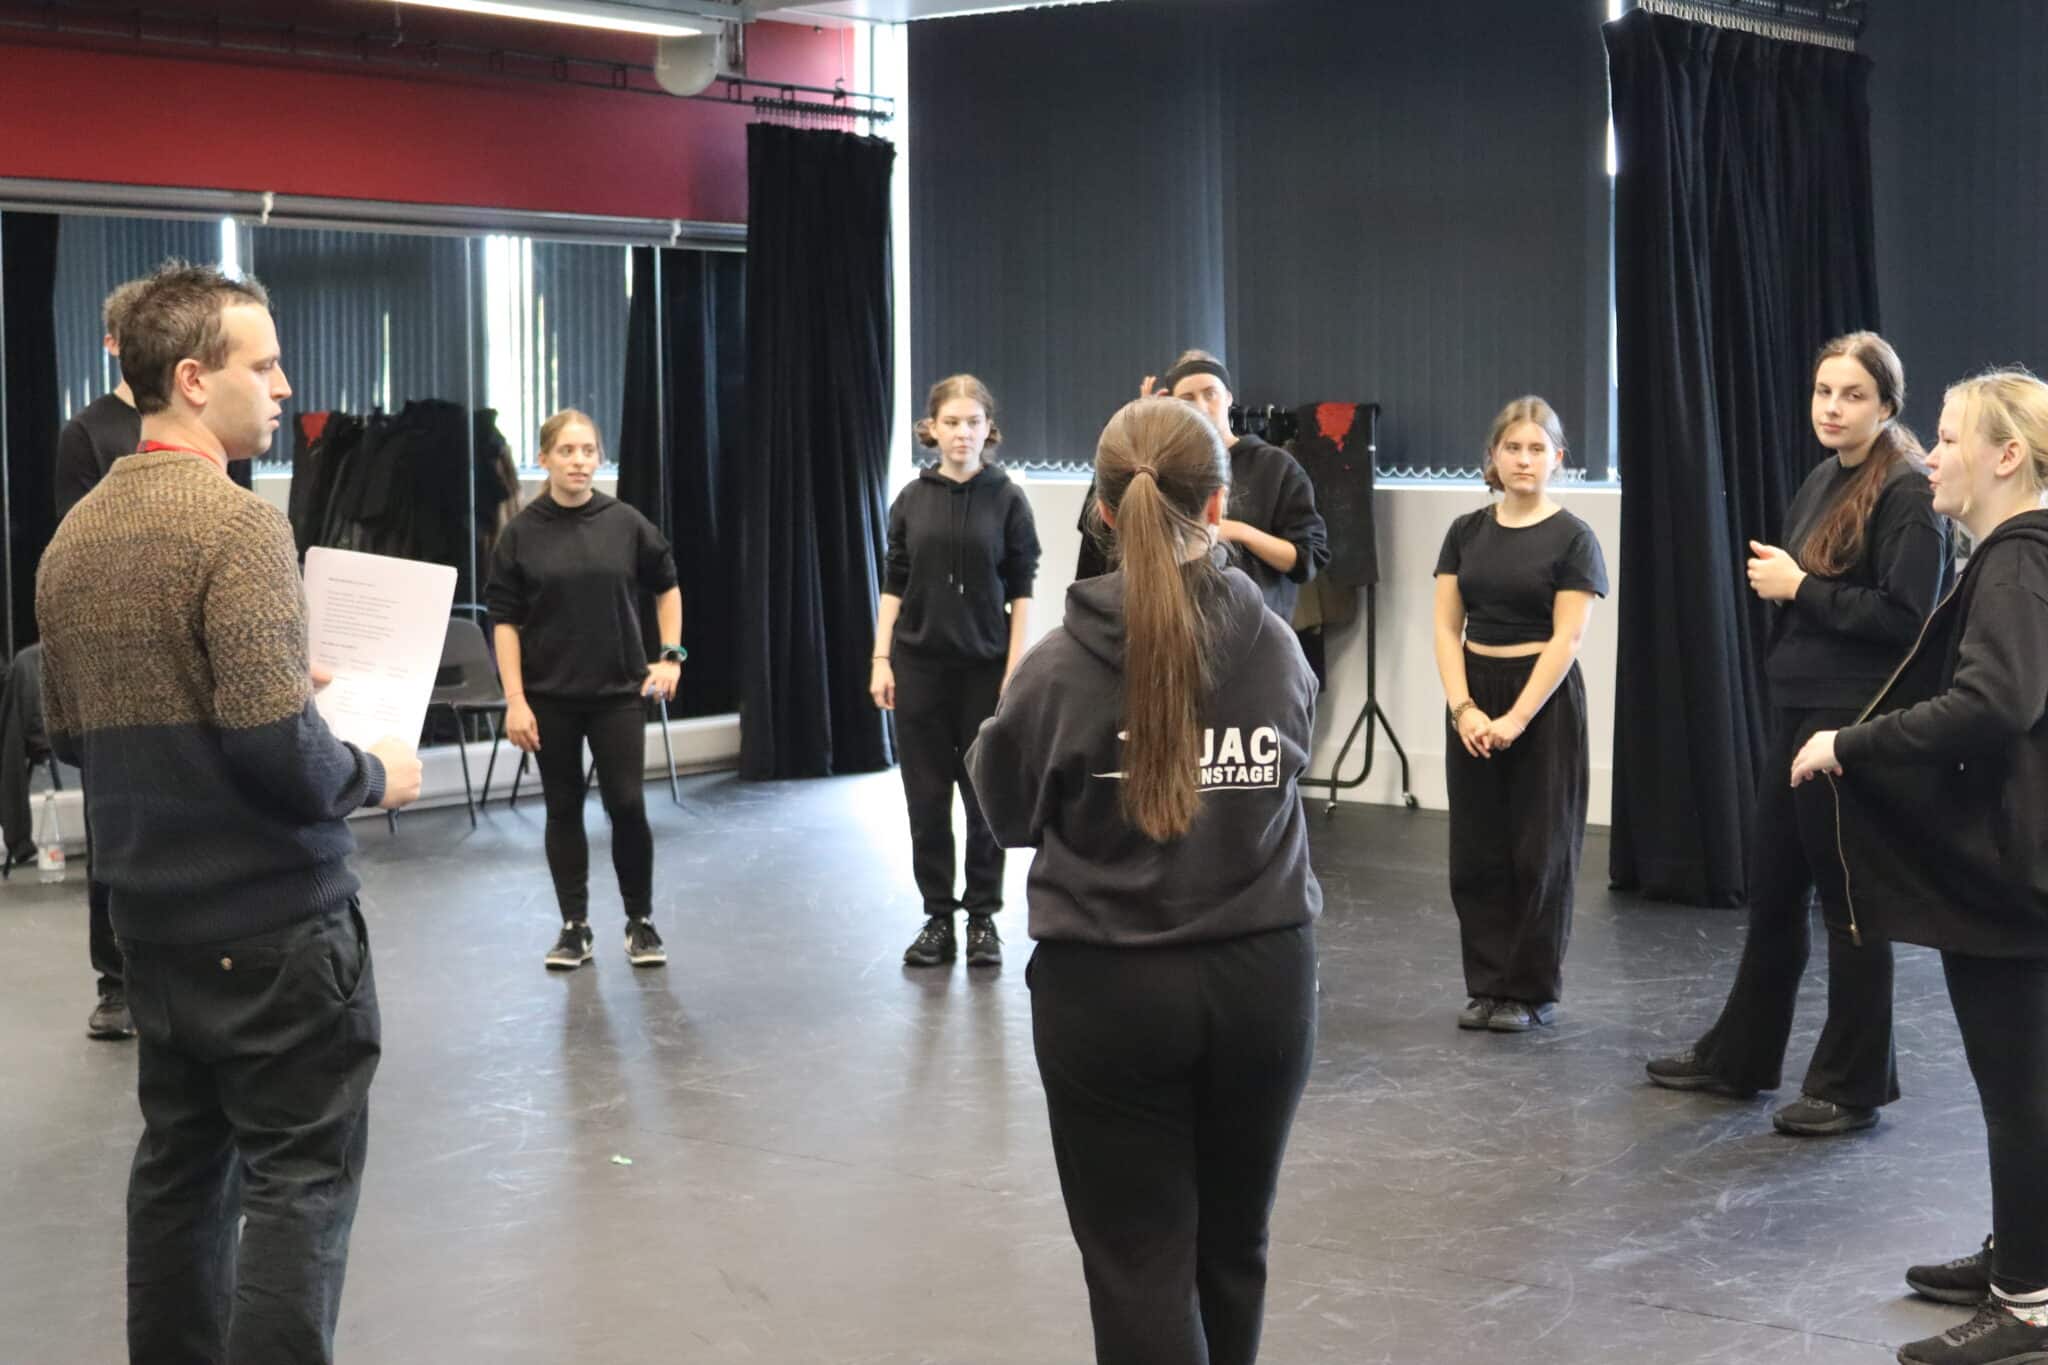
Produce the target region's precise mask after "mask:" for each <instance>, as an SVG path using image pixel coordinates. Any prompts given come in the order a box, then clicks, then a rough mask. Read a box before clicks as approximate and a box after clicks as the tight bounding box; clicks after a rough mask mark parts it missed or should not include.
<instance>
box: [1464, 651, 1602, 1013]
mask: <svg viewBox="0 0 2048 1365" xmlns="http://www.w3.org/2000/svg"><path fill="white" fill-rule="evenodd" d="M1535 667H1536V658H1535V656H1534V655H1531V656H1529V657H1526V658H1520V659H1494V658H1488V657H1487V656H1485V655H1482V654H1473V653H1471V652H1469V651H1468V652H1467V653H1466V655H1465V682H1466V686H1467V687H1469V688H1470V689H1471V694H1472V700H1473V701H1475V702H1477V703H1479V709H1480V710H1482V711H1484V712H1485V713H1486V714H1487V715H1489V716H1501V715H1506V714H1507V712H1508V711H1509V710H1510V709H1512V708H1513V706H1514V704H1515V699H1516V698H1517V697H1519V696H1521V694H1522V688H1523V686H1524V685H1525V684H1526V683H1527V682H1528V681H1529V674H1530V673H1531V672H1533V671H1534V670H1535ZM1448 714H1449V713H1448V712H1446V715H1448ZM1444 753H1445V759H1444V769H1445V772H1444V777H1445V786H1446V788H1447V789H1448V791H1449V795H1450V801H1451V847H1450V864H1451V904H1452V906H1453V907H1455V908H1456V910H1457V912H1458V934H1459V939H1460V941H1461V943H1462V944H1463V946H1464V952H1465V991H1466V993H1467V994H1468V995H1474V996H1492V997H1494V998H1495V999H1500V1000H1520V1001H1523V1002H1525V1003H1527V1004H1532V1005H1535V1004H1543V1003H1545V1002H1548V1001H1552V1000H1556V999H1559V998H1560V997H1561V996H1562V995H1563V993H1564V954H1565V949H1566V947H1567V946H1569V945H1570V943H1571V937H1572V895H1573V891H1574V888H1575V887H1576V885H1577V882H1578V876H1579V854H1580V851H1581V850H1582V849H1583V848H1584V847H1585V843H1586V787H1587V768H1588V766H1589V760H1588V758H1587V756H1586V682H1585V678H1584V677H1583V676H1582V675H1581V674H1580V672H1579V666H1578V665H1577V664H1573V665H1572V667H1571V670H1570V671H1569V672H1567V673H1566V674H1565V675H1564V681H1562V682H1560V683H1559V684H1558V685H1557V690H1556V691H1555V692H1553V693H1551V696H1550V700H1549V701H1548V702H1545V703H1544V706H1543V709H1542V710H1541V711H1538V712H1537V713H1536V719H1535V720H1533V721H1531V722H1530V723H1529V728H1528V729H1527V730H1525V731H1523V732H1522V737H1521V738H1520V739H1518V740H1516V741H1515V742H1514V744H1513V745H1512V746H1510V747H1509V748H1508V749H1507V750H1506V752H1504V753H1498V754H1495V755H1493V756H1492V757H1491V758H1474V757H1473V756H1472V755H1470V754H1468V753H1466V752H1465V746H1464V744H1463V743H1462V742H1461V741H1460V740H1459V739H1458V727H1457V725H1456V724H1455V723H1452V724H1450V725H1449V727H1448V729H1447V731H1446V743H1445V748H1444Z"/></svg>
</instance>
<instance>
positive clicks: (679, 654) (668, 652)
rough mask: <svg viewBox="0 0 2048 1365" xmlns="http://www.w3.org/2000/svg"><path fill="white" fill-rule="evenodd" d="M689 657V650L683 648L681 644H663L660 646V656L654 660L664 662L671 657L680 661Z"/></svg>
mask: <svg viewBox="0 0 2048 1365" xmlns="http://www.w3.org/2000/svg"><path fill="white" fill-rule="evenodd" d="M689 657H690V651H689V650H687V649H684V648H683V647H682V646H681V645H663V646H662V647H661V657H660V658H658V659H656V660H655V662H656V663H660V664H665V663H667V662H668V661H669V660H671V659H673V660H675V661H676V662H677V663H681V662H682V661H683V660H685V659H687V658H689Z"/></svg>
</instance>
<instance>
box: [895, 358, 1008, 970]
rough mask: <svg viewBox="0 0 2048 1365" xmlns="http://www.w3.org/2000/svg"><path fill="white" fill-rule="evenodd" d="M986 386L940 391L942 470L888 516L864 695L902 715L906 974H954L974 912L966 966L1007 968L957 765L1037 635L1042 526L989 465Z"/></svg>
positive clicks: (991, 871) (992, 431) (993, 439)
mask: <svg viewBox="0 0 2048 1365" xmlns="http://www.w3.org/2000/svg"><path fill="white" fill-rule="evenodd" d="M995 412H996V403H995V399H994V398H993V397H991V396H990V394H989V391H988V386H987V385H985V384H983V383H982V382H981V381H980V380H979V379H976V378H975V377H974V376H973V375H971V374H956V375H954V376H953V377H952V378H950V379H942V380H940V381H939V382H938V383H937V384H934V385H933V386H932V391H931V395H930V397H929V399H928V400H927V402H926V406H925V417H924V420H923V421H921V422H919V423H918V424H917V439H918V442H919V443H920V444H922V445H926V446H931V447H935V448H936V449H937V450H938V452H939V458H938V460H937V461H936V462H935V463H933V464H931V465H928V466H926V467H925V468H924V469H923V470H921V471H919V473H918V476H917V479H916V480H915V481H914V482H912V483H911V484H909V485H908V486H907V487H905V488H904V490H903V491H902V492H901V493H898V494H897V495H896V502H895V504H894V505H893V506H891V507H890V509H889V558H888V562H887V564H886V565H885V569H884V576H883V577H884V581H883V586H882V602H881V610H880V612H879V614H878V615H877V617H876V620H875V660H874V668H873V670H872V676H871V677H870V678H869V684H868V686H869V691H870V692H871V693H872V694H873V696H874V699H875V705H877V706H879V707H881V708H882V709H883V710H885V711H894V712H895V713H896V758H897V762H898V763H899V764H900V765H901V767H902V770H903V795H904V798H905V800H906V801H907V802H908V804H909V806H910V848H911V854H910V862H911V871H912V873H913V875H914V876H915V877H916V879H917V889H918V892H919V894H921V895H922V896H923V897H924V913H925V922H924V928H923V929H921V930H919V931H918V935H917V937H916V938H915V939H913V940H911V944H910V947H909V948H907V949H905V950H904V953H903V961H904V963H905V965H907V966H912V967H935V966H938V965H940V964H942V963H947V962H951V961H952V960H953V958H954V956H955V955H956V953H957V952H958V942H957V940H956V939H955V937H954V931H953V914H954V912H955V911H957V910H961V909H963V908H964V909H965V910H966V911H967V964H968V965H969V966H970V967H993V966H996V965H998V964H999V963H1001V962H1002V960H1003V948H1002V943H1003V940H1002V936H1001V935H1000V934H998V933H997V932H996V922H995V915H996V912H997V911H998V910H1001V909H1002V908H1003V850H1002V846H1001V845H999V844H998V843H996V841H995V838H994V836H993V835H991V834H990V833H989V830H988V824H987V822H986V821H984V820H983V819H982V817H981V810H980V808H979V807H978V806H976V805H975V802H974V788H973V787H972V786H970V785H969V784H968V781H967V770H966V769H965V768H964V767H963V766H962V765H961V757H962V755H964V754H965V753H966V752H967V746H968V745H969V744H972V743H973V742H974V732H975V730H976V729H978V728H979V727H980V725H981V723H982V722H983V721H985V720H987V719H988V718H989V716H990V715H991V714H993V713H994V711H995V709H996V698H997V697H998V696H1000V695H1002V690H1003V686H1004V684H1006V683H1007V682H1008V681H1009V679H1010V672H1011V670H1013V669H1014V668H1016V666H1017V660H1018V659H1020V658H1022V657H1023V656H1024V647H1025V644H1026V642H1027V640H1028V639H1029V636H1030V628H1031V585H1032V581H1033V580H1034V579H1035V578H1036V577H1037V576H1038V527H1037V525H1036V524H1035V523H1034V522H1033V521H1032V519H1031V504H1030V503H1029V502H1027V501H1026V500H1025V497H1024V490H1023V489H1021V488H1019V487H1017V486H1016V485H1015V484H1013V483H1011V482H1010V478H1009V475H1007V474H1005V473H1004V472H1003V471H1002V469H1001V468H1000V467H999V466H996V465H992V464H985V463H983V460H982V456H983V454H984V452H985V451H986V450H987V449H988V448H989V447H991V446H996V445H1000V444H1001V443H1002V439H1003V435H1002V432H1001V431H1000V430H998V429H997V427H996V423H995ZM955 787H958V788H959V791H960V801H961V804H962V805H963V806H965V807H966V808H967V894H966V897H965V899H964V900H963V899H960V898H958V897H956V896H955V895H954V894H953V886H954V881H953V875H954V874H953V866H954V864H953V791H954V788H955Z"/></svg>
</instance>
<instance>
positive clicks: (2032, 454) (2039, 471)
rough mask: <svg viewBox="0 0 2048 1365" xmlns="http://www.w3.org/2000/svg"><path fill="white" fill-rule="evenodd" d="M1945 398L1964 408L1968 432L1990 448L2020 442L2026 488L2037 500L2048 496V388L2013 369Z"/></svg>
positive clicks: (1954, 389)
mask: <svg viewBox="0 0 2048 1365" xmlns="http://www.w3.org/2000/svg"><path fill="white" fill-rule="evenodd" d="M1945 397H1946V398H1947V399H1948V400H1950V401H1957V402H1961V403H1962V404H1963V411H1964V413H1965V414H1966V416H1965V417H1964V419H1963V421H1964V425H1965V427H1966V428H1968V429H1971V430H1974V431H1975V432H1976V433H1977V434H1978V435H1979V436H1981V437H1983V438H1984V441H1985V443H1986V444H1987V445H1994V446H2002V445H2004V444H2005V443H2006V442H2008V441H2018V442H2019V443H2020V445H2021V447H2022V448H2023V449H2024V450H2025V451H2026V452H2027V471H2028V472H2027V474H2026V476H2025V479H2026V482H2027V483H2028V484H2029V486H2031V487H2032V489H2033V491H2034V494H2035V496H2036V497H2037V498H2038V497H2039V496H2040V495H2041V494H2042V493H2044V492H2048V384H2044V383H2042V382H2041V381H2040V380H2039V379H2037V378H2036V377H2035V376H2034V375H2032V374H2030V373H2029V372H2027V371H2026V370H2023V369H2020V368H2018V367H2017V366H2015V367H2014V368H2012V369H2004V370H1986V371H1985V372H1984V373H1982V374H1980V375H1976V376H1974V377H1973V378H1970V379H1965V380H1962V381H1961V382H1959V383H1956V384H1951V385H1950V386H1949V390H1948V393H1947V394H1946V395H1945Z"/></svg>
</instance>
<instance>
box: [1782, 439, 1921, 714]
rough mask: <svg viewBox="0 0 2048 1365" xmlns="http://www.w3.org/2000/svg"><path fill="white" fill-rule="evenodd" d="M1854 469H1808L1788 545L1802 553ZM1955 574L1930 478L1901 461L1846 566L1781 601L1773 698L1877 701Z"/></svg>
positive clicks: (1811, 577) (1842, 704)
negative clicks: (1950, 575)
mask: <svg viewBox="0 0 2048 1365" xmlns="http://www.w3.org/2000/svg"><path fill="white" fill-rule="evenodd" d="M1854 473H1855V471H1854V470H1853V469H1845V468H1844V467H1843V465H1842V462H1841V461H1840V460H1838V459H1835V458H1833V457H1830V458H1828V459H1825V460H1823V461H1821V462H1820V464H1819V465H1818V466H1816V467H1815V468H1814V471H1813V472H1812V473H1811V474H1809V475H1807V476H1806V482H1805V483H1803V484H1801V485H1800V486H1799V491H1798V492H1797V493H1795V494H1794V495H1793V497H1792V506H1791V509H1790V510H1789V511H1787V512H1786V514H1785V549H1787V550H1789V551H1791V552H1792V553H1793V554H1795V555H1796V554H1798V553H1799V547H1800V546H1801V545H1802V544H1803V543H1805V540H1806V537H1807V535H1808V533H1809V532H1811V531H1812V529H1813V528H1814V526H1815V525H1817V524H1818V523H1819V522H1820V519H1821V517H1822V516H1824V515H1825V514H1826V512H1827V510H1828V508H1829V507H1831V506H1833V505H1834V503H1835V500H1836V499H1837V498H1838V497H1839V496H1840V495H1841V492H1842V490H1843V488H1844V487H1845V486H1846V485H1847V484H1848V482H1849V479H1850V478H1851V477H1852V476H1853V475H1854ZM1948 572H1949V537H1948V531H1947V528H1946V527H1945V525H1944V524H1943V522H1942V519H1941V518H1940V517H1939V516H1937V515H1936V514H1935V511H1934V494H1933V492H1932V490H1931V489H1930V488H1929V487H1928V485H1927V475H1926V474H1924V473H1922V472H1921V471H1920V470H1918V469H1915V468H1914V467H1913V466H1912V465H1910V464H1908V463H1907V462H1906V461H1904V460H1897V461H1895V462H1894V463H1893V464H1892V467H1891V469H1890V471H1889V472H1888V473H1887V474H1886V476H1885V485H1884V490H1883V491H1882V492H1881V493H1879V494H1878V498H1877V505H1876V506H1875V507H1873V508H1872V509H1871V511H1870V524H1869V526H1867V527H1866V528H1865V529H1864V535H1863V551H1862V553H1861V554H1859V555H1858V556H1857V557H1856V562H1855V563H1854V564H1851V565H1850V566H1849V569H1848V572H1846V573H1844V574H1842V575H1840V576H1839V577H1834V578H1824V577H1822V576H1821V575H1819V574H1817V573H1811V572H1809V573H1808V574H1807V576H1806V578H1805V580H1804V581H1803V582H1801V583H1800V585H1799V593H1798V595H1797V596H1795V597H1794V598H1793V599H1792V600H1791V601H1790V602H1787V603H1782V604H1780V605H1779V606H1778V608H1777V616H1776V619H1775V620H1774V621H1773V622H1772V625H1771V648H1770V653H1769V655H1768V657H1767V658H1766V659H1765V663H1764V672H1765V674H1766V676H1768V677H1769V679H1770V683H1771V693H1770V695H1771V704H1772V705H1773V706H1779V707H1787V708H1794V709H1799V710H1808V709H1813V708H1817V707H1833V708H1838V709H1843V710H1853V709H1854V708H1856V707H1859V706H1861V705H1863V703H1864V702H1866V701H1868V700H1870V696H1871V694H1872V693H1873V692H1875V691H1877V689H1878V688H1879V687H1881V686H1883V685H1884V680H1885V679H1886V678H1888V677H1890V676H1891V671H1892V669H1893V668H1894V667H1895V666H1896V665H1897V664H1898V662H1899V660H1900V658H1901V657H1903V656H1904V654H1905V652H1906V651H1907V650H1908V649H1910V648H1912V646H1913V640H1914V638H1915V637H1917V636H1918V635H1919V633H1920V625H1921V623H1922V622H1923V621H1925V620H1926V619H1927V613H1928V612H1930V611H1932V610H1933V609H1934V603H1935V601H1936V600H1937V599H1938V598H1939V597H1940V596H1941V592H1942V589H1943V587H1944V586H1945V585H1946V584H1947V582H1948Z"/></svg>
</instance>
